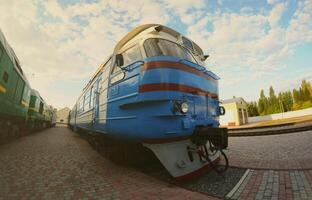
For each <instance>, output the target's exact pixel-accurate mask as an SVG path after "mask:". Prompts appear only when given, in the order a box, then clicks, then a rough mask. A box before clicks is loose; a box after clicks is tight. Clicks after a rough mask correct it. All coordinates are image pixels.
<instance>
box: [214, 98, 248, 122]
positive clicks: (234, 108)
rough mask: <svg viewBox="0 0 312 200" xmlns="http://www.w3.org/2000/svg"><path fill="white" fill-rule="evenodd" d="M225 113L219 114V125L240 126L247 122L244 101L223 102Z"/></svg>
mask: <svg viewBox="0 0 312 200" xmlns="http://www.w3.org/2000/svg"><path fill="white" fill-rule="evenodd" d="M222 106H223V107H224V108H225V115H221V116H220V124H221V126H240V125H242V124H246V123H248V114H247V105H246V103H245V102H240V103H237V102H233V103H224V104H222Z"/></svg>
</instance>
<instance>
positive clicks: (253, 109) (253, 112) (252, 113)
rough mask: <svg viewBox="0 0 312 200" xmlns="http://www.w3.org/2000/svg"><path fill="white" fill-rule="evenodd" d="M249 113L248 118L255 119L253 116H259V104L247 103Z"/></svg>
mask: <svg viewBox="0 0 312 200" xmlns="http://www.w3.org/2000/svg"><path fill="white" fill-rule="evenodd" d="M247 106H248V107H247V111H248V116H250V117H253V116H259V112H258V108H257V102H250V103H247Z"/></svg>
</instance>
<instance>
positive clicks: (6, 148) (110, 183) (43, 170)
mask: <svg viewBox="0 0 312 200" xmlns="http://www.w3.org/2000/svg"><path fill="white" fill-rule="evenodd" d="M309 180H310V179H309ZM7 199H18V200H20V199H216V198H213V197H209V196H207V195H204V194H201V193H197V192H192V191H188V190H185V189H183V188H179V187H177V186H174V185H172V184H170V183H166V182H163V181H160V180H158V179H156V178H153V177H150V176H148V175H146V174H143V173H141V172H139V171H136V170H135V169H130V168H126V167H122V166H119V165H115V164H113V163H112V162H110V161H109V160H107V159H105V158H103V157H102V156H100V155H99V154H98V153H97V152H96V151H94V150H93V149H92V148H91V146H90V145H89V144H88V143H87V142H86V141H85V140H83V139H81V138H80V137H79V136H77V135H76V134H74V133H72V132H71V131H69V130H68V129H66V128H52V129H48V130H45V131H42V132H39V133H35V134H32V135H29V136H26V137H22V138H20V139H18V140H16V141H14V142H11V143H9V144H5V145H2V146H0V200H7Z"/></svg>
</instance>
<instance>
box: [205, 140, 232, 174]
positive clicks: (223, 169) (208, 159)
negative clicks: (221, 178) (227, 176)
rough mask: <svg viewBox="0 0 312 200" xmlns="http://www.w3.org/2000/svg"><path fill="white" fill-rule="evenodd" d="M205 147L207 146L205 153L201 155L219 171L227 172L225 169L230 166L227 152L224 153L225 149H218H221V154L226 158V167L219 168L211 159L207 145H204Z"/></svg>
mask: <svg viewBox="0 0 312 200" xmlns="http://www.w3.org/2000/svg"><path fill="white" fill-rule="evenodd" d="M204 148H205V155H203V154H201V156H203V157H204V158H205V159H206V161H208V162H209V164H210V165H211V167H212V168H213V169H214V170H215V171H216V172H217V173H223V172H225V171H226V170H227V169H228V168H229V160H228V158H227V156H226V154H225V153H224V151H223V150H222V149H216V150H217V151H220V153H221V155H222V156H223V157H224V160H225V166H224V168H221V169H220V168H217V167H216V165H215V164H214V163H213V162H212V161H211V160H210V158H209V154H208V150H207V147H206V145H204Z"/></svg>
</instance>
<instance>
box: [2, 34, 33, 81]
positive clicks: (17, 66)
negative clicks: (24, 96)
mask: <svg viewBox="0 0 312 200" xmlns="http://www.w3.org/2000/svg"><path fill="white" fill-rule="evenodd" d="M0 42H1V43H2V45H3V47H4V50H5V51H6V52H7V54H8V55H9V57H10V58H11V60H12V62H13V66H14V67H15V69H16V71H17V72H18V73H19V74H20V76H21V77H22V78H23V79H24V81H25V82H26V83H27V84H28V85H29V82H28V80H27V78H26V76H25V75H24V72H23V70H22V68H21V64H20V61H19V59H18V58H17V56H16V54H15V52H14V50H13V48H12V47H11V45H10V44H9V43H8V41H7V40H6V38H5V36H4V34H3V32H2V31H1V29H0Z"/></svg>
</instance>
